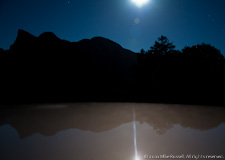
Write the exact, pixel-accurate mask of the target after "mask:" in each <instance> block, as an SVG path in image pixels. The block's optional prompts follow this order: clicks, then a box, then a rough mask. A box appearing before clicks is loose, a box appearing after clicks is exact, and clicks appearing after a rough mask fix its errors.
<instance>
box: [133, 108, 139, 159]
mask: <svg viewBox="0 0 225 160" xmlns="http://www.w3.org/2000/svg"><path fill="white" fill-rule="evenodd" d="M133 129H134V153H135V160H139V159H138V152H137V129H136V114H135V108H134V107H133Z"/></svg>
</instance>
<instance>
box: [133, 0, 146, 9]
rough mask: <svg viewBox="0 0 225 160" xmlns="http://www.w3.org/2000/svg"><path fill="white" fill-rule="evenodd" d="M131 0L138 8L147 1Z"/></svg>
mask: <svg viewBox="0 0 225 160" xmlns="http://www.w3.org/2000/svg"><path fill="white" fill-rule="evenodd" d="M131 2H133V3H135V5H136V6H137V7H138V8H141V7H142V6H143V5H145V4H146V3H148V2H149V0H131Z"/></svg>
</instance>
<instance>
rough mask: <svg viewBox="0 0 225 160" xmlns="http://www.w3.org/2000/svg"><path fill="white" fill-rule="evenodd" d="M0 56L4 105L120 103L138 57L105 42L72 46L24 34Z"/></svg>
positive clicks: (50, 37)
mask: <svg viewBox="0 0 225 160" xmlns="http://www.w3.org/2000/svg"><path fill="white" fill-rule="evenodd" d="M1 52H2V53H1V55H0V58H1V60H0V61H1V65H0V67H1V68H2V77H4V78H3V79H1V84H2V86H3V89H2V90H1V97H2V98H1V102H5V103H9V102H11V103H13V101H15V103H35V102H47V101H49V102H52V101H54V102H56V101H94V100H97V101H98V100H100V101H101V100H103V101H104V100H108V98H109V99H111V96H114V97H115V98H118V99H119V98H120V97H121V95H122V94H123V93H124V92H127V88H129V86H130V85H131V84H132V83H134V79H135V78H134V73H133V72H132V66H133V65H135V64H136V63H137V58H136V55H135V53H134V52H132V51H129V50H127V49H124V48H122V47H121V46H120V45H119V44H117V43H115V42H113V41H111V40H109V39H106V38H102V37H95V38H92V39H84V40H81V41H79V42H69V41H66V40H62V39H60V38H58V37H57V36H56V35H55V34H54V33H51V32H45V33H42V34H41V35H40V36H38V37H35V36H33V35H32V34H30V33H28V32H26V31H24V30H21V29H20V30H19V31H18V35H17V38H16V40H15V42H14V44H12V45H11V46H10V49H9V50H6V51H3V50H1ZM97 91H98V93H97Z"/></svg>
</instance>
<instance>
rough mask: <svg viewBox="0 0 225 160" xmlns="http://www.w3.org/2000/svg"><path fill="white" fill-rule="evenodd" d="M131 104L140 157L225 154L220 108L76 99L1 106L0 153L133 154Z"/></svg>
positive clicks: (126, 157)
mask: <svg viewBox="0 0 225 160" xmlns="http://www.w3.org/2000/svg"><path fill="white" fill-rule="evenodd" d="M133 108H135V118H136V131H137V135H136V136H137V146H138V148H137V150H138V154H139V157H140V159H144V158H143V155H144V154H188V153H189V154H191V153H193V154H224V155H225V153H224V148H225V138H224V136H223V135H224V134H225V125H224V122H225V116H224V115H225V108H222V107H207V106H187V105H186V106H183V105H165V104H135V103H75V104H62V105H45V106H44V105H40V106H23V107H22V106H20V107H19V108H18V107H17V108H10V109H9V108H7V109H5V108H1V112H0V142H1V143H0V149H1V151H0V153H1V154H0V159H23V160H26V159H32V160H35V159H42V160H45V159H54V160H61V159H62V160H63V159H66V160H72V159H73V160H74V159H76V160H86V159H87V160H88V159H93V160H95V159H96V160H105V159H117V160H131V159H134V155H135V153H134V138H133V136H134V135H133ZM18 135H19V137H18Z"/></svg>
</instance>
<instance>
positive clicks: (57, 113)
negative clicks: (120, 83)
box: [0, 103, 225, 138]
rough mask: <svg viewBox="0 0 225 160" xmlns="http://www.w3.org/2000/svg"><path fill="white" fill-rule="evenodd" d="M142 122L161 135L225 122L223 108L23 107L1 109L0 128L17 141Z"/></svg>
mask: <svg viewBox="0 0 225 160" xmlns="http://www.w3.org/2000/svg"><path fill="white" fill-rule="evenodd" d="M134 109H135V114H136V121H138V122H139V123H146V124H148V125H149V126H150V127H152V128H153V129H154V130H155V132H156V133H158V134H164V133H166V132H167V131H168V130H169V129H171V128H173V126H174V125H178V124H179V125H181V126H182V127H184V128H191V129H196V130H200V131H207V130H210V129H213V128H216V127H218V126H219V125H221V124H223V123H224V122H225V117H224V114H225V108H224V107H209V106H208V107H207V106H193V105H172V104H145V103H141V104H138V103H71V104H55V105H53V104H49V105H26V106H20V108H19V109H18V108H15V109H1V112H0V126H3V125H6V124H9V125H11V126H12V127H13V128H15V129H16V130H17V132H18V134H19V136H20V138H26V137H29V136H31V135H33V134H35V133H40V134H42V135H45V136H53V135H54V134H56V133H58V132H60V131H62V130H68V129H72V128H74V129H80V130H83V131H92V132H105V131H109V130H112V129H114V128H116V127H119V126H120V125H123V124H126V123H130V122H132V121H133V111H134Z"/></svg>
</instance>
